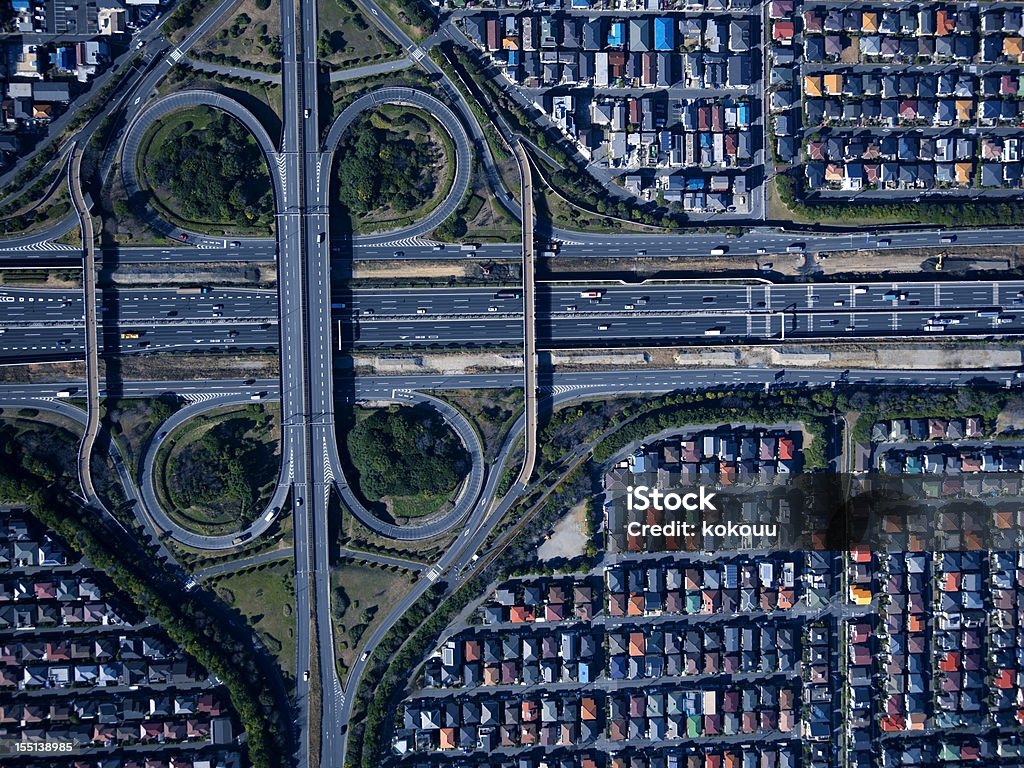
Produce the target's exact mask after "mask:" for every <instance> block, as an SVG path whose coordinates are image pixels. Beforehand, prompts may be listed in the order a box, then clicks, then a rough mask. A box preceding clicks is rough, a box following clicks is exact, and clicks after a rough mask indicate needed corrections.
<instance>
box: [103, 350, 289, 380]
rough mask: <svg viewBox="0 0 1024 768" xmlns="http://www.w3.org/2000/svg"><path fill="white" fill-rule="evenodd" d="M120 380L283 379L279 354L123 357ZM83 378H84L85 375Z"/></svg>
mask: <svg viewBox="0 0 1024 768" xmlns="http://www.w3.org/2000/svg"><path fill="white" fill-rule="evenodd" d="M120 368H121V376H122V377H123V378H124V379H125V380H127V381H131V380H140V381H150V380H153V379H157V380H159V379H161V378H163V377H166V378H165V380H167V381H175V380H181V381H199V380H203V379H248V378H255V379H269V378H275V377H277V376H280V375H281V368H280V359H279V358H278V356H277V355H276V354H271V353H266V354H263V353H260V354H252V355H244V356H243V355H200V354H184V355H176V354H171V355H142V356H140V355H124V356H123V357H121V360H120ZM83 375H84V374H83Z"/></svg>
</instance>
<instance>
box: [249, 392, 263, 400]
mask: <svg viewBox="0 0 1024 768" xmlns="http://www.w3.org/2000/svg"><path fill="white" fill-rule="evenodd" d="M263 395H264V393H263V392H253V393H252V394H251V395H249V399H250V400H262V399H263Z"/></svg>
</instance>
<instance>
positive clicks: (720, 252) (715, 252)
mask: <svg viewBox="0 0 1024 768" xmlns="http://www.w3.org/2000/svg"><path fill="white" fill-rule="evenodd" d="M728 250H729V249H728V248H726V247H725V246H723V245H720V246H718V247H716V248H712V249H711V255H712V256H725V253H726V251H728Z"/></svg>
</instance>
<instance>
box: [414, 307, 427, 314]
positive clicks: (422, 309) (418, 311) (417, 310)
mask: <svg viewBox="0 0 1024 768" xmlns="http://www.w3.org/2000/svg"><path fill="white" fill-rule="evenodd" d="M416 314H417V315H425V314H427V310H425V309H424V308H423V307H416Z"/></svg>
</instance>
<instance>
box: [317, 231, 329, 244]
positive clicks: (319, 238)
mask: <svg viewBox="0 0 1024 768" xmlns="http://www.w3.org/2000/svg"><path fill="white" fill-rule="evenodd" d="M326 238H327V233H326V232H321V233H320V234H319V235H317V236H316V241H317V242H318V243H322V242H323V241H324V240H325V239H326Z"/></svg>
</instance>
